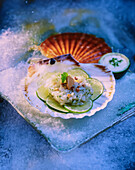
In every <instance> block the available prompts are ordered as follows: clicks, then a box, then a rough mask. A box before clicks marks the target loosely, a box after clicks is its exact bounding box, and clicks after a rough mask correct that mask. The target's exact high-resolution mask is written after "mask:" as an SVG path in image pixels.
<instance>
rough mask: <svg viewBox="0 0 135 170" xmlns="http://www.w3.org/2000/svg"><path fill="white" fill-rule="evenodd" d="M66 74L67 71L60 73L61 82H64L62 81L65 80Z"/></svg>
mask: <svg viewBox="0 0 135 170" xmlns="http://www.w3.org/2000/svg"><path fill="white" fill-rule="evenodd" d="M67 76H68V73H67V72H63V73H62V74H61V81H62V83H64V82H65V81H66V78H67Z"/></svg>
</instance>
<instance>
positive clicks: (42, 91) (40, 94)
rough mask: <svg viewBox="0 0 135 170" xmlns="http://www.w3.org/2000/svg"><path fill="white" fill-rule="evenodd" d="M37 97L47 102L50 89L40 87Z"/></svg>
mask: <svg viewBox="0 0 135 170" xmlns="http://www.w3.org/2000/svg"><path fill="white" fill-rule="evenodd" d="M36 94H37V97H38V98H39V99H40V100H42V101H44V102H45V101H46V99H47V96H48V95H49V90H48V88H45V87H44V86H40V87H39V88H38V89H37V91H36Z"/></svg>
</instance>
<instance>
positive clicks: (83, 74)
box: [67, 68, 90, 78]
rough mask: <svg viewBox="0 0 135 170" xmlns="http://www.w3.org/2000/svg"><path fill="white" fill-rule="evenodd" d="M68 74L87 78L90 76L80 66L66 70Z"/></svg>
mask: <svg viewBox="0 0 135 170" xmlns="http://www.w3.org/2000/svg"><path fill="white" fill-rule="evenodd" d="M67 73H68V74H69V75H71V76H74V77H77V76H79V77H84V78H89V77H90V76H89V75H88V74H87V73H86V72H85V71H84V70H82V69H81V68H74V69H71V70H68V72H67Z"/></svg>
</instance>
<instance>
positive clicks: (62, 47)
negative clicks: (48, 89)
mask: <svg viewBox="0 0 135 170" xmlns="http://www.w3.org/2000/svg"><path fill="white" fill-rule="evenodd" d="M39 50H40V51H41V53H42V54H43V55H45V56H46V57H48V58H53V57H57V56H59V55H63V54H71V55H72V56H73V57H74V58H75V59H76V60H77V61H79V62H80V63H97V62H98V61H99V59H100V57H101V56H102V55H104V54H106V53H109V52H111V51H112V50H111V48H110V47H109V46H108V45H107V44H106V43H105V41H104V39H102V38H97V37H95V36H94V35H90V34H84V33H62V34H57V35H53V36H51V37H49V38H48V39H46V40H45V41H44V42H42V43H41V44H40V46H39Z"/></svg>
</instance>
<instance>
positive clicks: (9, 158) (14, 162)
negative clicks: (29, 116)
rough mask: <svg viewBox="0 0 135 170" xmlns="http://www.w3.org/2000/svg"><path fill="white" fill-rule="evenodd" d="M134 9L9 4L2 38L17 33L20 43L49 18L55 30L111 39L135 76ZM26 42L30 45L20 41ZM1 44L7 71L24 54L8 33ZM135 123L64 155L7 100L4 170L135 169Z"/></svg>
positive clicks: (0, 144)
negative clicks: (28, 27) (27, 26)
mask: <svg viewBox="0 0 135 170" xmlns="http://www.w3.org/2000/svg"><path fill="white" fill-rule="evenodd" d="M81 8H83V9H85V10H84V11H83V13H82V15H81V16H80V13H81V11H78V9H81ZM134 8H135V3H134V1H128V2H127V1H124V0H123V1H122V0H121V1H109V2H108V3H106V2H105V1H94V2H93V1H78V2H76V1H73V2H72V1H68V2H66V1H62V2H60V1H55V2H52V1H46V3H45V2H43V1H40V2H39V1H36V0H35V2H34V1H33V3H31V4H30V3H29V4H28V3H24V1H16V0H12V1H8V0H6V1H5V2H4V4H3V6H2V10H1V16H3V17H2V18H1V28H5V30H2V32H5V31H6V32H7V33H9V32H10V31H9V29H11V30H12V31H13V33H12V34H13V37H14V36H15V33H16V32H17V31H18V30H19V29H21V27H22V26H23V25H24V23H27V22H28V23H29V22H34V21H35V22H37V21H39V20H41V19H44V18H45V19H47V20H48V21H49V22H50V23H52V24H54V25H55V31H57V32H63V31H64V32H65V31H78V32H79V31H81V32H87V33H93V34H96V35H98V36H100V37H102V38H105V40H106V41H107V42H108V43H109V44H111V46H113V47H115V50H118V49H119V51H120V52H122V53H124V54H126V55H127V56H128V57H129V58H130V60H131V70H132V71H135V64H134V63H135V62H134V59H133V56H134V54H135V51H134V45H135V32H134V30H135V22H134V17H135V14H134V11H135V9H134ZM86 9H87V10H86ZM64 11H65V12H64ZM76 11H77V12H76ZM125 11H126V12H125ZM78 15H79V17H77V16H78ZM80 17H82V20H80V19H79V18H80ZM49 33H50V32H48V33H47V34H45V35H44V37H46V36H47V35H48V34H49ZM9 34H10V33H9ZM11 37H12V36H10V38H11ZM26 37H27V36H26ZM14 38H15V37H14ZM34 38H35V37H34ZM37 38H38V37H36V38H35V39H37ZM24 39H25V37H24ZM10 41H12V39H10ZM20 41H24V40H23V39H22V38H20ZM0 43H1V53H0V56H1V61H0V66H1V67H0V68H2V69H5V68H7V67H10V66H13V65H10V64H12V62H10V61H11V59H13V56H15V55H18V54H20V53H22V51H21V52H17V50H16V48H14V49H13V47H14V46H12V45H13V44H14V43H15V42H14V41H13V42H12V43H11V44H10V46H8V45H9V43H8V41H7V37H6V35H5V34H4V33H1V41H0ZM17 43H18V42H17ZM6 47H9V48H8V49H6ZM11 49H12V50H11ZM18 56H20V55H18ZM18 59H20V58H19V57H18ZM18 62H19V61H18ZM127 89H128V87H127ZM131 95H132V94H131ZM123 100H124V99H123ZM134 122H135V117H134V116H132V117H131V118H129V119H128V120H126V121H124V122H122V123H120V124H118V125H116V126H114V127H112V128H111V129H109V130H107V131H105V132H104V133H102V134H100V135H98V136H97V137H95V138H94V139H92V140H91V141H89V142H87V143H86V144H84V145H81V146H80V147H79V148H77V149H75V150H74V151H72V152H69V153H64V154H63V153H58V152H57V151H55V150H54V149H52V148H51V147H50V145H49V144H48V142H46V141H45V140H44V138H43V137H42V136H40V135H39V134H38V133H37V132H36V131H35V130H34V129H33V128H32V127H31V126H30V125H29V124H28V123H27V122H26V121H25V120H24V119H23V118H22V117H21V116H19V114H18V113H17V112H16V111H15V110H14V108H13V107H12V106H10V104H8V103H7V102H6V101H5V100H4V101H1V103H0V169H2V170H4V169H5V170H7V169H13V170H14V169H15V170H16V169H19V170H20V169H33V170H35V169H135V126H134Z"/></svg>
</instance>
